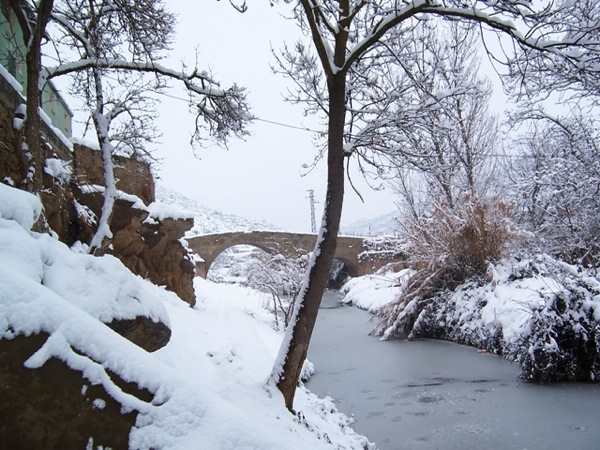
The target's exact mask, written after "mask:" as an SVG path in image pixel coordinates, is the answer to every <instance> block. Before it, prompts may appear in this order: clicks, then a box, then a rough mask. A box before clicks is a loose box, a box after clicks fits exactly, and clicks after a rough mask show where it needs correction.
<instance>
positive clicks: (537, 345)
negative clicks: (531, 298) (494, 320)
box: [517, 277, 600, 382]
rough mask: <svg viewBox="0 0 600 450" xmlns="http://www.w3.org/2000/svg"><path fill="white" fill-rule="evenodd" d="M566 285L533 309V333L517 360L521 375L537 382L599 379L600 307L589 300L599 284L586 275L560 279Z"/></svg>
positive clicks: (524, 344)
mask: <svg viewBox="0 0 600 450" xmlns="http://www.w3.org/2000/svg"><path fill="white" fill-rule="evenodd" d="M561 282H562V284H563V286H564V287H565V289H564V290H563V291H561V292H559V293H557V294H555V295H554V296H553V297H551V298H549V299H548V300H547V302H546V304H545V305H543V306H542V307H541V308H539V309H538V310H536V311H534V313H533V317H532V320H531V334H530V335H528V336H526V337H525V338H524V341H523V344H522V348H521V351H520V353H519V355H518V358H517V360H518V362H519V364H520V366H521V377H522V378H524V379H526V380H531V381H537V382H549V381H598V380H599V378H600V321H599V320H598V319H599V318H600V317H594V316H595V315H596V316H600V311H597V310H595V309H594V307H593V303H592V302H591V301H590V300H591V296H592V295H593V294H591V293H593V292H594V291H597V290H598V289H597V287H596V288H594V287H593V286H589V285H586V284H588V283H586V281H585V278H582V277H577V278H574V277H569V278H563V279H562V280H561Z"/></svg>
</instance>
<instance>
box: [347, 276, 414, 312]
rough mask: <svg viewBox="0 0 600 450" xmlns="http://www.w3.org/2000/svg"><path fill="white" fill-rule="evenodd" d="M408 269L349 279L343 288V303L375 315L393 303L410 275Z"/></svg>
mask: <svg viewBox="0 0 600 450" xmlns="http://www.w3.org/2000/svg"><path fill="white" fill-rule="evenodd" d="M411 273H412V272H411V270H410V269H404V270H402V271H400V272H398V273H395V272H390V271H384V272H381V273H377V274H374V275H365V276H363V277H357V278H351V279H350V280H348V282H347V283H346V284H345V285H344V286H343V288H342V293H344V294H345V297H344V300H343V303H347V304H353V305H356V306H358V307H359V308H361V309H365V310H367V311H370V312H372V313H375V312H377V311H378V310H379V308H381V307H383V306H385V305H387V304H388V303H390V302H392V301H394V300H395V299H396V298H398V296H399V295H400V293H401V292H402V285H403V282H405V281H406V280H407V279H408V277H409V276H410V275H411Z"/></svg>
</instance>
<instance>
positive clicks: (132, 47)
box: [2, 0, 252, 251]
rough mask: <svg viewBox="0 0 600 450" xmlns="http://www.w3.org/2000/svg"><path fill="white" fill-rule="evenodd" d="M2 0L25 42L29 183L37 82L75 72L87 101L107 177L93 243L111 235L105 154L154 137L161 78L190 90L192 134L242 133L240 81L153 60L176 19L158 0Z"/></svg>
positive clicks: (34, 176)
mask: <svg viewBox="0 0 600 450" xmlns="http://www.w3.org/2000/svg"><path fill="white" fill-rule="evenodd" d="M2 1H3V4H4V5H5V6H8V7H9V8H10V9H11V10H12V11H13V12H14V13H15V15H16V17H17V19H18V21H19V24H20V26H21V28H22V30H23V36H24V44H25V45H26V48H27V55H26V61H27V94H28V95H27V117H26V121H25V145H24V155H25V156H26V157H27V161H25V165H26V166H29V170H28V173H27V175H26V176H25V180H24V183H25V185H26V187H27V188H28V189H30V190H33V191H39V190H41V189H42V172H43V165H44V159H45V157H44V152H43V149H42V147H41V146H40V117H39V114H38V107H39V98H40V91H41V89H42V88H43V86H44V84H45V83H46V82H47V80H49V79H51V78H53V77H57V76H61V75H66V74H75V75H74V79H75V82H74V86H75V88H74V89H75V91H76V94H77V95H81V96H83V98H84V100H85V103H86V104H87V105H88V108H89V111H90V116H91V119H92V121H93V123H94V125H95V128H96V135H97V138H98V142H99V145H100V148H101V150H102V155H103V156H102V158H103V162H104V174H105V184H106V189H105V191H104V197H105V202H104V205H103V209H102V215H101V218H100V220H99V226H98V232H97V233H96V236H95V237H94V239H93V242H92V244H91V246H90V249H91V250H92V251H95V250H96V249H99V248H101V247H102V242H103V241H104V238H105V237H107V236H110V229H109V227H108V223H109V221H110V216H111V214H112V203H113V202H114V197H115V195H116V188H115V179H114V174H113V170H112V169H113V168H112V159H111V154H112V152H113V150H114V148H115V147H122V146H128V147H130V148H131V149H133V150H134V151H138V152H142V153H144V152H146V149H145V148H144V146H145V144H147V143H149V142H151V141H152V139H154V137H155V133H154V131H153V128H152V125H151V124H152V121H150V120H146V119H148V118H149V114H151V112H152V108H151V106H152V96H153V95H154V94H155V93H156V92H160V91H161V90H162V89H164V88H165V87H166V81H165V80H167V79H169V80H175V81H177V82H180V83H181V84H182V85H183V86H184V88H185V89H186V90H187V92H188V93H189V94H190V105H191V106H192V107H193V108H194V110H195V112H196V114H197V120H196V129H195V134H194V136H195V138H196V139H197V140H198V141H202V140H204V139H206V138H211V139H214V140H216V141H217V142H218V143H220V144H225V143H226V142H227V140H228V139H229V138H231V137H232V136H236V137H237V136H245V135H246V134H247V130H246V126H247V124H248V122H249V121H250V120H251V119H252V117H251V115H250V114H249V111H248V106H247V103H246V97H245V92H244V89H243V88H240V87H238V86H236V85H235V84H234V85H233V86H231V87H229V88H227V89H223V88H221V87H220V85H219V83H218V81H216V80H215V79H214V78H213V77H212V76H211V75H210V73H209V72H207V71H202V70H199V69H198V68H196V67H194V68H193V69H191V70H189V72H188V71H187V70H173V69H170V68H167V67H164V66H162V65H161V64H159V62H158V61H159V60H160V58H161V57H162V55H163V54H164V52H165V51H166V50H168V49H169V48H170V45H171V36H172V31H173V26H174V20H175V19H174V16H173V15H172V14H171V13H169V12H168V11H167V10H166V9H165V7H164V5H163V3H162V2H161V1H160V0H142V1H132V0H116V1H109V0H90V1H87V0H76V1H64V0H61V1H56V2H55V1H54V0H42V1H40V2H34V1H31V0H2ZM49 23H52V24H54V25H56V26H52V27H49V26H48V24H49ZM44 42H47V43H49V44H51V45H47V46H46V49H48V50H51V51H50V52H49V53H48V54H46V56H48V55H50V56H51V58H50V59H53V60H55V61H58V64H57V65H55V66H53V67H43V66H42V57H43V56H44V55H43V43H44ZM74 58H75V59H74ZM48 60H49V59H48V58H47V60H46V62H47V61H48ZM184 69H185V68H184ZM136 74H137V75H136ZM144 74H146V76H145V77H142V75H144ZM149 94H151V95H149Z"/></svg>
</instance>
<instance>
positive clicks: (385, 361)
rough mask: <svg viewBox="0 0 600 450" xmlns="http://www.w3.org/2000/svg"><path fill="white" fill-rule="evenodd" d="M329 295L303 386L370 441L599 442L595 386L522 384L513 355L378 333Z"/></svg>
mask: <svg viewBox="0 0 600 450" xmlns="http://www.w3.org/2000/svg"><path fill="white" fill-rule="evenodd" d="M338 302H339V300H338V297H337V295H336V294H331V293H328V294H326V297H325V298H324V301H323V305H322V309H321V311H320V313H319V318H318V320H317V324H316V326H315V331H314V334H313V338H312V340H311V346H310V350H309V355H308V357H309V359H310V360H311V361H312V362H313V363H314V365H315V368H316V371H317V372H316V373H315V375H313V378H312V379H311V380H310V381H309V382H308V387H309V389H310V390H312V391H313V392H315V393H317V394H319V395H321V396H325V395H329V396H331V397H333V398H334V399H336V404H337V406H338V408H339V409H340V410H341V411H344V412H345V413H347V414H348V415H351V416H353V417H354V419H355V420H356V423H355V424H354V428H355V430H356V431H357V432H359V433H362V434H364V435H366V436H367V437H368V438H369V439H370V440H371V441H373V442H375V443H376V444H377V446H378V448H379V449H381V450H402V449H408V450H412V449H441V450H452V449H461V450H462V449H519V450H521V449H523V450H524V449H527V450H537V449H544V450H546V449H548V450H549V449H557V450H558V449H560V450H567V449H572V450H585V449H589V450H592V449H594V450H599V449H600V385H598V384H581V383H578V384H566V383H559V384H552V385H545V386H540V385H536V384H531V383H525V382H523V381H520V380H519V379H518V376H519V367H518V366H517V365H516V364H511V363H510V362H508V361H506V360H504V359H502V358H500V357H498V356H495V355H491V354H487V353H478V351H477V349H474V348H471V347H465V346H461V345H457V344H453V343H450V342H442V341H433V340H417V341H412V342H408V341H402V340H396V341H391V342H382V341H379V339H378V338H376V337H371V336H368V333H369V331H370V330H371V329H372V328H373V327H374V322H372V321H370V317H371V316H370V315H369V314H368V313H367V312H365V311H361V310H359V309H358V308H354V307H346V306H339V303H338Z"/></svg>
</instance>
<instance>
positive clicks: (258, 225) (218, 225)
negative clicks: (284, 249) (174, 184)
mask: <svg viewBox="0 0 600 450" xmlns="http://www.w3.org/2000/svg"><path fill="white" fill-rule="evenodd" d="M156 200H157V201H159V202H162V203H166V204H169V205H173V206H177V207H179V208H181V209H183V210H184V211H188V212H190V213H192V214H193V215H194V227H193V228H192V229H191V230H190V231H189V232H188V233H187V236H196V235H199V234H211V233H226V232H229V231H257V230H269V231H274V230H277V227H275V226H274V225H271V224H268V223H266V222H259V221H255V220H251V219H246V218H244V217H240V216H236V215H233V214H225V213H223V212H221V211H216V210H214V209H211V208H208V207H206V206H203V205H201V204H200V203H198V202H197V201H196V200H194V199H191V198H189V197H186V196H184V195H183V194H180V193H178V192H175V191H173V190H171V189H168V188H166V187H164V186H161V185H157V186H156Z"/></svg>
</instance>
